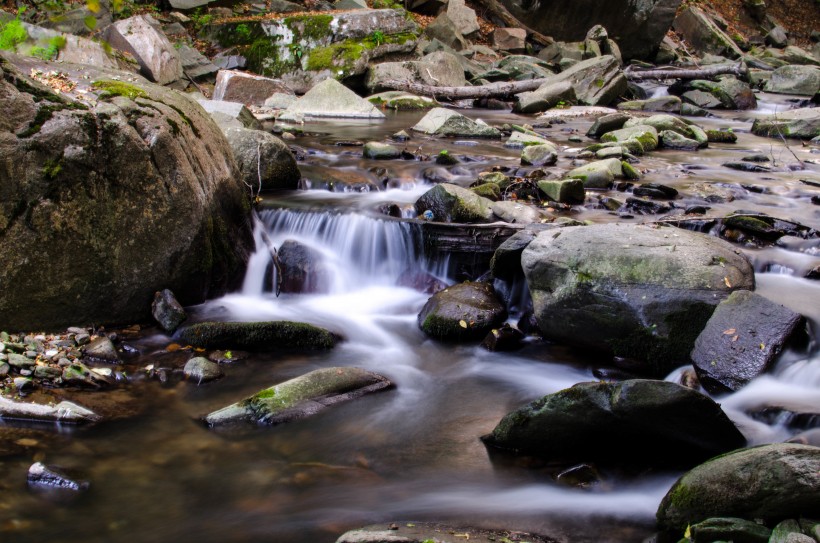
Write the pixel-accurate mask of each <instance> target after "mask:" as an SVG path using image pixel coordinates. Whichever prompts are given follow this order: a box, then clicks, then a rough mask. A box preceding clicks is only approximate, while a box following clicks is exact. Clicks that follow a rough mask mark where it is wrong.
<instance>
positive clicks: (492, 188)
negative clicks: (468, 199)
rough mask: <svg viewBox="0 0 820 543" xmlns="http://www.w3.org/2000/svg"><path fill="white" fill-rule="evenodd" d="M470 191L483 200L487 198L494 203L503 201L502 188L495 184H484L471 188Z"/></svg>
mask: <svg viewBox="0 0 820 543" xmlns="http://www.w3.org/2000/svg"><path fill="white" fill-rule="evenodd" d="M470 190H471V191H473V192H475V193H476V194H478V195H479V196H481V197H482V198H487V199H488V200H492V201H493V202H497V201H498V200H500V199H501V188H500V187H499V186H498V185H496V184H495V183H484V184H482V185H477V186H475V187H471V188H470Z"/></svg>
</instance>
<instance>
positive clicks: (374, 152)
mask: <svg viewBox="0 0 820 543" xmlns="http://www.w3.org/2000/svg"><path fill="white" fill-rule="evenodd" d="M362 154H363V156H364V157H365V158H370V159H374V160H392V159H396V158H399V157H400V156H401V151H400V150H399V149H397V148H396V147H393V146H392V145H390V144H387V143H381V142H378V141H369V142H367V143H365V145H364V151H363V153H362Z"/></svg>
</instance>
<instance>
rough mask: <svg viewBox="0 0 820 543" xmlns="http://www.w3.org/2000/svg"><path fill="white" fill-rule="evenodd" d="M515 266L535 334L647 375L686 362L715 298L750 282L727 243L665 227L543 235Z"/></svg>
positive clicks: (750, 273) (606, 227) (748, 269)
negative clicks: (633, 362) (628, 361)
mask: <svg viewBox="0 0 820 543" xmlns="http://www.w3.org/2000/svg"><path fill="white" fill-rule="evenodd" d="M521 264H522V266H523V269H524V274H525V276H526V278H527V282H528V285H529V289H530V293H531V295H532V299H533V307H534V310H535V316H536V319H537V320H538V324H539V327H540V328H541V332H542V333H543V334H544V337H546V338H547V339H551V340H553V341H557V342H561V343H568V344H571V345H576V346H579V347H582V348H587V349H593V350H598V351H603V352H609V353H613V354H615V355H616V356H622V357H629V358H635V359H637V360H640V361H643V362H644V365H642V370H643V371H645V372H648V373H649V374H653V375H665V374H666V373H667V372H668V371H670V370H671V369H673V368H675V367H677V366H679V365H681V364H684V363H688V362H689V353H690V352H691V350H692V347H693V345H694V342H695V339H696V338H697V336H698V335H699V334H700V332H701V331H702V330H703V327H704V326H705V325H706V322H707V321H708V320H709V317H710V316H711V315H712V311H713V310H714V307H715V305H717V304H718V303H719V302H720V300H722V299H723V298H725V297H726V296H728V295H729V293H731V292H732V291H733V290H738V289H745V290H750V289H753V288H754V270H753V269H752V266H751V264H750V263H749V261H748V260H747V259H746V257H745V256H743V255H742V254H740V252H739V251H736V250H735V248H734V247H733V246H732V245H730V244H729V243H727V242H725V241H722V240H720V239H717V238H715V237H711V236H708V235H705V234H699V233H695V232H689V231H686V230H680V229H672V228H666V227H656V226H641V225H625V224H600V225H593V226H578V227H568V228H563V229H561V230H560V231H556V232H543V233H541V234H539V235H538V237H537V238H535V240H533V241H532V243H530V244H529V245H528V246H527V248H526V249H524V252H523V254H522V256H521Z"/></svg>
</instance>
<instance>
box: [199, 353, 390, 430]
mask: <svg viewBox="0 0 820 543" xmlns="http://www.w3.org/2000/svg"><path fill="white" fill-rule="evenodd" d="M392 386H393V383H391V382H390V380H389V379H387V378H386V377H383V376H381V375H379V374H377V373H373V372H369V371H367V370H363V369H361V368H352V367H338V368H323V369H318V370H314V371H311V372H310V373H306V374H305V375H300V376H299V377H295V378H293V379H290V380H288V381H285V382H283V383H279V384H278V385H274V386H272V387H270V388H266V389H264V390H260V391H259V392H257V393H256V394H254V395H253V396H250V397H249V398H245V399H244V400H241V401H239V402H237V403H235V404H232V405H229V406H227V407H224V408H222V409H219V410H217V411H214V412H213V413H210V414H208V415H206V416H205V417H204V422H205V423H206V424H208V425H209V426H220V425H224V424H229V423H237V422H256V423H258V424H266V425H273V424H281V423H284V422H289V421H291V420H294V419H299V418H303V417H307V416H310V415H314V414H316V413H318V412H319V411H321V410H323V409H324V408H326V407H329V406H331V405H335V404H337V403H340V402H343V401H347V400H352V399H354V398H358V397H360V396H363V395H365V394H369V393H371V392H376V391H379V390H384V389H387V388H390V387H392Z"/></svg>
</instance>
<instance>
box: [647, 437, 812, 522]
mask: <svg viewBox="0 0 820 543" xmlns="http://www.w3.org/2000/svg"><path fill="white" fill-rule="evenodd" d="M817 511H820V448H818V447H812V446H810V445H797V444H792V443H776V444H773V445H763V446H760V447H754V448H752V449H742V450H738V451H734V452H730V453H727V454H724V455H721V456H718V457H716V458H713V459H711V460H709V461H708V462H706V463H704V464H702V465H700V466H698V467H696V468H694V469H693V470H691V471H689V472H688V473H685V474H684V475H683V476H682V477H681V478H680V479H678V481H677V482H676V483H675V484H674V485H673V486H672V488H671V489H670V490H669V492H667V494H666V496H665V497H664V498H663V500H662V501H661V503H660V506H659V507H658V512H657V515H656V518H657V520H658V524H659V526H660V527H661V528H662V529H667V530H675V531H678V532H682V531H683V530H684V529H685V528H686V527H687V526H688V525H691V524H695V523H698V522H701V521H703V520H705V519H707V518H711V517H740V518H745V519H762V520H764V521H765V522H767V523H776V522H779V521H781V520H785V519H789V518H794V517H799V516H807V517H811V516H813V515H816V514H817Z"/></svg>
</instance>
